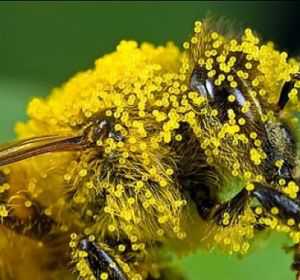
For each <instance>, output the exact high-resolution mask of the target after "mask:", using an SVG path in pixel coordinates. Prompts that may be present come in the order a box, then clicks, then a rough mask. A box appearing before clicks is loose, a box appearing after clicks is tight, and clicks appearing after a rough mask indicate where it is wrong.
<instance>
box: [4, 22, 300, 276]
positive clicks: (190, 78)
mask: <svg viewBox="0 0 300 280" xmlns="http://www.w3.org/2000/svg"><path fill="white" fill-rule="evenodd" d="M299 80H300V74H299V62H298V61H297V60H296V59H293V58H288V55H287V53H286V52H279V51H278V50H276V49H275V47H274V44H273V43H271V42H268V43H264V42H262V41H261V39H260V38H259V37H258V36H257V35H256V34H255V33H254V32H253V31H252V30H251V29H249V28H247V29H245V30H244V32H242V33H241V34H240V35H236V34H231V33H230V32H227V31H223V30H222V28H220V27H218V26H217V24H214V23H212V21H209V20H204V21H203V22H200V21H196V22H195V25H194V32H193V35H192V37H191V38H190V40H189V41H187V42H185V43H184V44H183V50H180V49H179V48H177V47H176V46H175V45H174V44H173V43H168V44H167V45H166V46H160V47H154V46H153V45H151V44H148V43H144V44H141V45H140V46H139V45H138V44H137V43H136V42H135V41H122V42H121V43H120V44H119V45H118V46H117V49H116V51H115V52H113V53H111V54H109V55H106V56H104V57H102V58H99V59H98V60H97V61H96V63H95V67H94V68H93V69H91V70H88V71H86V72H82V73H79V74H77V75H75V76H74V77H73V78H71V79H70V80H69V81H68V82H67V83H65V84H64V85H63V86H61V87H60V88H57V89H54V90H53V92H52V93H51V94H50V95H49V97H47V98H46V99H43V98H33V99H32V101H31V102H30V104H29V105H28V111H27V112H28V116H29V119H28V121H26V122H24V123H18V124H17V125H16V131H17V135H18V140H17V141H16V142H13V143H10V144H7V145H3V146H1V148H0V166H1V169H0V223H1V226H0V248H1V250H0V279H3V280H9V279H15V280H23V279H43V280H48V279H49V280H52V279H70V280H72V279H80V280H95V279H101V280H106V279H110V280H127V279H132V280H152V279H160V280H168V279H172V280H173V279H184V278H183V277H184V276H183V275H182V274H181V273H180V272H179V271H177V270H176V268H174V267H173V265H172V258H171V255H170V252H173V253H176V254H177V255H179V256H181V255H186V254H190V253H191V252H193V251H194V250H196V249H203V250H204V249H209V250H210V249H214V248H217V249H219V250H223V251H224V252H225V253H228V254H236V255H242V254H246V253H247V252H248V251H249V250H250V248H251V246H252V245H253V243H254V242H255V240H256V239H257V238H258V237H259V235H260V234H261V232H266V231H269V232H275V231H277V232H282V233H284V234H287V235H288V236H289V237H290V239H291V240H292V241H293V243H294V248H295V250H294V251H295V261H294V263H293V268H294V269H295V270H296V271H300V253H299V252H300V249H299V247H298V244H299V242H300V227H299V223H300V193H299V176H300V175H299V174H300V173H299V140H298V139H299V129H298V127H299V121H298V117H297V114H298V112H299V109H300V105H299V101H298V90H299V87H300V81H299Z"/></svg>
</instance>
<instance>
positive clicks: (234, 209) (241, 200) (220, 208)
mask: <svg viewBox="0 0 300 280" xmlns="http://www.w3.org/2000/svg"><path fill="white" fill-rule="evenodd" d="M248 199H249V192H248V191H247V190H246V189H243V190H241V191H240V192H239V193H238V194H237V195H236V196H235V197H233V198H232V199H231V200H230V201H228V202H225V203H223V204H219V205H216V206H215V208H214V209H213V210H212V217H213V219H214V220H215V221H216V223H217V224H218V225H222V226H224V224H223V218H224V214H225V213H228V214H229V216H230V223H229V224H231V222H232V221H233V220H234V218H237V217H238V216H239V215H240V214H241V213H242V212H243V211H244V208H245V205H246V203H247V200H248ZM229 224H228V225H229Z"/></svg>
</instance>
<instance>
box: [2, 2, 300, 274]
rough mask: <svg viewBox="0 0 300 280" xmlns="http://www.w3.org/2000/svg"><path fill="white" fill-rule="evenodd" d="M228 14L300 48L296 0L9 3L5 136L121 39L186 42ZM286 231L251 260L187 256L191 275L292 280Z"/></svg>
mask: <svg viewBox="0 0 300 280" xmlns="http://www.w3.org/2000/svg"><path fill="white" fill-rule="evenodd" d="M208 13H210V14H212V15H214V16H216V17H219V16H225V17H227V18H228V19H230V20H231V21H233V22H234V23H235V24H236V26H238V27H247V26H249V27H252V28H254V29H255V30H256V31H258V32H259V33H260V34H261V35H262V37H263V38H264V39H265V40H272V41H275V43H276V44H277V46H278V47H279V48H280V49H282V50H286V51H288V52H289V53H291V54H293V55H297V54H298V51H300V36H299V35H298V31H299V30H300V29H299V27H300V22H299V14H300V6H299V4H297V3H296V2H272V1H269V2H205V1H203V2H101V3H97V2H32V3H31V2H1V3H0V141H1V142H2V141H8V140H10V139H13V137H14V132H13V126H14V123H15V122H16V121H17V120H24V119H26V114H25V112H26V103H27V102H28V100H30V98H31V97H32V96H45V95H47V93H48V92H49V90H50V89H51V88H53V87H55V86H58V85H59V84H60V83H62V82H63V81H65V80H66V79H68V78H69V77H70V76H72V75H73V74H74V73H75V72H77V71H79V70H84V69H86V68H88V67H91V66H92V65H93V62H94V60H95V59H96V58H97V57H100V56H102V55H103V54H105V53H107V52H111V51H113V50H114V48H115V46H116V44H117V43H118V42H119V41H120V40H121V39H135V40H138V41H140V42H142V41H149V42H153V43H155V44H163V43H164V42H166V41H169V40H173V41H175V42H176V43H177V44H181V43H182V42H183V40H184V39H185V38H186V37H187V36H188V35H189V34H190V33H191V30H192V23H193V21H194V20H195V19H202V18H203V17H204V16H206V15H207V14H208ZM286 243H287V241H286V240H285V239H284V237H281V236H278V235H276V236H272V237H271V238H269V239H267V240H265V241H263V242H262V243H260V244H259V248H257V250H255V251H254V252H253V253H251V254H250V255H249V256H247V257H244V258H243V259H241V260H240V259H237V258H236V257H228V256H224V255H222V254H220V253H217V252H214V253H207V252H199V253H197V254H195V255H193V256H189V257H186V258H184V259H182V260H181V261H180V264H181V265H182V267H183V269H184V270H185V271H186V273H187V275H188V276H189V278H188V279H190V280H198V279H200V280H201V279H222V280H241V279H243V280H250V279H251V280H253V279H264V280H266V279H267V280H271V279H272V280H288V279H294V277H293V274H292V273H291V272H290V270H289V266H290V263H291V261H292V257H291V255H286V254H285V253H284V252H283V251H282V246H283V245H284V244H286Z"/></svg>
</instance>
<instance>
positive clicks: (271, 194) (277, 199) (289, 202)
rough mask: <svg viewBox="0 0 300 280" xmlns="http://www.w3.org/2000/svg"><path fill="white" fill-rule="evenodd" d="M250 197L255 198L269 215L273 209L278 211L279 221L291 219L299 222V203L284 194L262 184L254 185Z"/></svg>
mask: <svg viewBox="0 0 300 280" xmlns="http://www.w3.org/2000/svg"><path fill="white" fill-rule="evenodd" d="M251 195H252V196H253V197H255V198H256V199H257V200H258V201H259V202H260V203H261V205H262V207H263V208H264V209H265V210H267V212H269V213H270V212H271V209H272V208H273V207H276V208H277V209H278V210H279V213H278V214H277V217H279V218H280V219H281V220H283V221H286V220H288V219H289V218H292V219H294V220H295V222H296V223H299V222H300V201H297V200H293V199H291V198H289V197H288V196H287V195H285V194H284V193H282V192H280V191H278V190H275V189H272V188H270V187H267V186H264V185H262V184H256V186H255V189H254V190H253V191H252V192H251Z"/></svg>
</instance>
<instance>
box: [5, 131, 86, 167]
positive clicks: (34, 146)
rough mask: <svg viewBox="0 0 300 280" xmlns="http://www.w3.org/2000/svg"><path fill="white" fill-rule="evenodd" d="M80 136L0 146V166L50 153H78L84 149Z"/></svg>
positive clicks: (34, 140)
mask: <svg viewBox="0 0 300 280" xmlns="http://www.w3.org/2000/svg"><path fill="white" fill-rule="evenodd" d="M86 147H87V145H86V143H84V141H83V137H82V136H56V135H49V136H41V137H33V138H29V139H24V140H20V141H16V142H12V143H9V144H6V145H3V146H0V166H3V165H7V164H10V163H14V162H17V161H21V160H24V159H27V158H31V157H34V156H38V155H42V154H45V153H52V152H65V151H79V150H83V149H84V148H86Z"/></svg>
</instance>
